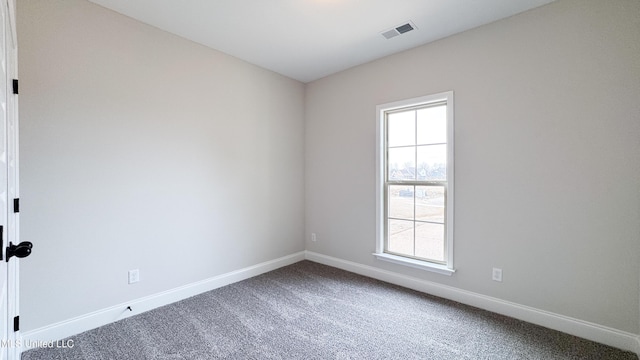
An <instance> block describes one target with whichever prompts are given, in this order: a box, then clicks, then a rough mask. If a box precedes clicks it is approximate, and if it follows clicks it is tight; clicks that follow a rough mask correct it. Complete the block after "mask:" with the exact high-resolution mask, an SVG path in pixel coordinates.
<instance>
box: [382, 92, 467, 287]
mask: <svg viewBox="0 0 640 360" xmlns="http://www.w3.org/2000/svg"><path fill="white" fill-rule="evenodd" d="M438 104H446V109H447V171H446V181H444V183H445V209H446V212H445V239H444V246H445V256H444V258H445V261H444V263H440V262H431V261H427V260H422V259H416V258H414V257H409V256H403V255H397V254H392V253H388V252H385V241H386V227H387V225H386V224H387V220H388V216H387V207H388V206H387V204H388V197H387V195H388V194H387V189H388V187H389V186H390V185H395V184H397V183H398V181H391V184H389V182H390V181H389V180H388V179H387V174H388V171H387V163H386V160H387V159H386V157H387V156H386V154H387V150H388V146H387V126H386V123H387V121H386V118H387V114H389V113H394V112H398V111H402V110H411V109H416V108H422V107H428V106H435V105H438ZM453 112H454V103H453V91H447V92H442V93H438V94H433V95H427V96H421V97H417V98H412V99H406V100H400V101H395V102H391V103H386V104H381V105H378V106H377V107H376V252H375V253H374V254H373V255H374V256H375V257H376V258H378V259H380V260H384V261H389V262H393V263H397V264H401V265H405V266H410V267H414V268H418V269H423V270H427V271H432V272H436V273H440V274H444V275H452V274H453V273H454V272H455V269H454V267H453V238H454V237H453V235H454V234H453V229H454V226H453V223H454V160H455V158H454V153H453V152H454V114H453ZM400 183H402V182H400ZM405 183H406V184H407V185H414V184H415V185H417V184H418V183H420V185H422V184H428V183H442V182H441V181H417V180H416V181H406V182H405ZM439 185H440V184H439ZM414 193H415V191H414Z"/></svg>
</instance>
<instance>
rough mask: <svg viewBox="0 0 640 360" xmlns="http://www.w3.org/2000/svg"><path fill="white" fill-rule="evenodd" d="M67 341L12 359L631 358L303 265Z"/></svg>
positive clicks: (363, 279) (467, 308)
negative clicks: (61, 345)
mask: <svg viewBox="0 0 640 360" xmlns="http://www.w3.org/2000/svg"><path fill="white" fill-rule="evenodd" d="M71 339H73V341H74V347H73V348H58V349H56V348H53V349H45V348H42V349H33V350H29V351H27V352H25V353H24V354H23V355H22V359H24V360H36V359H135V360H138V359H140V360H142V359H434V360H440V359H598V360H601V359H614V360H618V359H619V360H623V359H624V360H627V359H629V360H631V359H634V360H636V359H638V357H637V356H636V355H635V354H632V353H630V352H624V351H621V350H617V349H614V348H611V347H608V346H605V345H601V344H597V343H594V342H591V341H587V340H584V339H580V338H577V337H574V336H571V335H567V334H563V333H560V332H557V331H553V330H549V329H546V328H543V327H540V326H536V325H532V324H529V323H526V322H522V321H519V320H515V319H512V318H509V317H505V316H501V315H497V314H494V313H491V312H487V311H484V310H479V309H477V308H473V307H470V306H466V305H462V304H459V303H456V302H452V301H448V300H443V299H440V298H436V297H433V296H429V295H425V294H422V293H419V292H415V291H412V290H408V289H404V288H401V287H398V286H394V285H389V284H386V283H383V282H379V281H376V280H373V279H369V278H366V277H362V276H359V275H355V274H352V273H349V272H345V271H342V270H339V269H335V268H331V267H328V266H324V265H320V264H317V263H313V262H310V261H302V262H299V263H296V264H293V265H290V266H287V267H284V268H281V269H278V270H275V271H272V272H269V273H266V274H263V275H260V276H257V277H254V278H251V279H248V280H245V281H242V282H238V283H235V284H232V285H228V286H225V287H222V288H219V289H216V290H213V291H209V292H207V293H204V294H201V295H198V296H195V297H192V298H189V299H186V300H183V301H180V302H177V303H174V304H171V305H167V306H164V307H161V308H158V309H155V310H152V311H149V312H146V313H142V314H139V315H136V316H133V317H130V318H127V319H124V320H121V321H118V322H115V323H113V324H109V325H106V326H103V327H100V328H98V329H94V330H91V331H87V332H85V333H82V334H79V335H76V336H73V337H72V338H71Z"/></svg>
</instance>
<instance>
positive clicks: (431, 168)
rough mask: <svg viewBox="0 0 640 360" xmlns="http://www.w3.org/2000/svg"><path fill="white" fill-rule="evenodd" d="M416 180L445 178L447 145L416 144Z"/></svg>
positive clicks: (443, 179)
mask: <svg viewBox="0 0 640 360" xmlns="http://www.w3.org/2000/svg"><path fill="white" fill-rule="evenodd" d="M417 152H418V180H442V181H445V180H447V145H424V146H418V151H417Z"/></svg>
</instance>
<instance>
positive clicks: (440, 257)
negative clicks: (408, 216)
mask: <svg viewBox="0 0 640 360" xmlns="http://www.w3.org/2000/svg"><path fill="white" fill-rule="evenodd" d="M416 256H418V257H421V258H425V259H430V260H436V261H444V225H440V224H429V223H420V222H416Z"/></svg>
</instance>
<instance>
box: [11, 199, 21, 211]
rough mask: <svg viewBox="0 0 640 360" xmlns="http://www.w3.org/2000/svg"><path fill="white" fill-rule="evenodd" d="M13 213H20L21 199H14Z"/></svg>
mask: <svg viewBox="0 0 640 360" xmlns="http://www.w3.org/2000/svg"><path fill="white" fill-rule="evenodd" d="M13 212H14V213H19V212H20V199H13Z"/></svg>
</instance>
